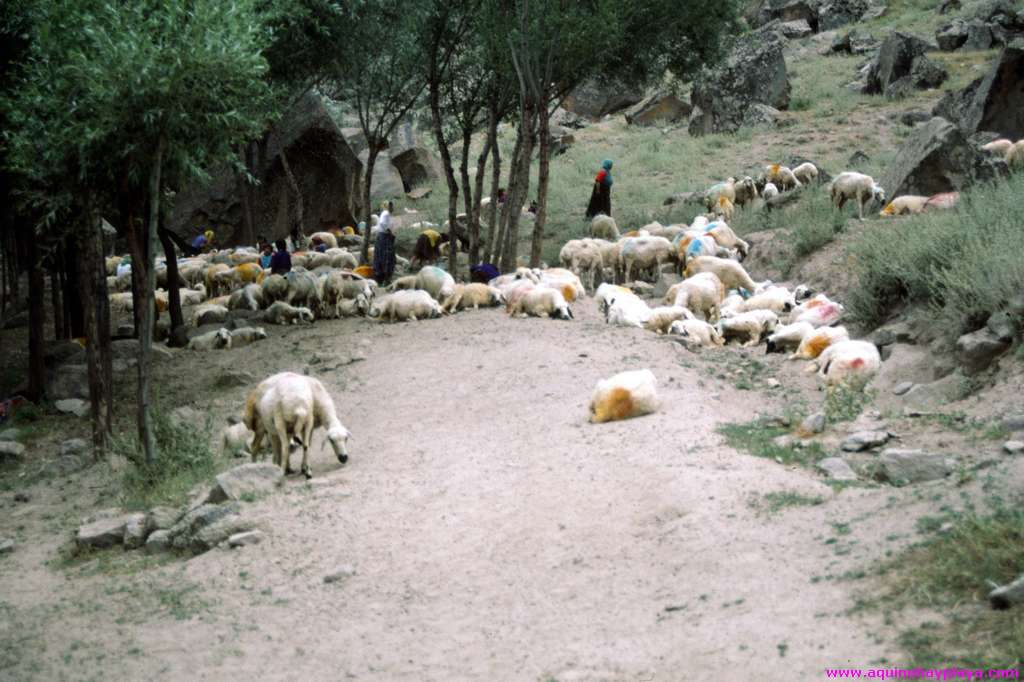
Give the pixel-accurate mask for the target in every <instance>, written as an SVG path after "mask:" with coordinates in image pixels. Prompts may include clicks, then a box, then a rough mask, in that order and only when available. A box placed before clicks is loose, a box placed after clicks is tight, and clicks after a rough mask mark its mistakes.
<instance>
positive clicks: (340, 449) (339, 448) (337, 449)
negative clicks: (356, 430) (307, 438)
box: [327, 422, 352, 464]
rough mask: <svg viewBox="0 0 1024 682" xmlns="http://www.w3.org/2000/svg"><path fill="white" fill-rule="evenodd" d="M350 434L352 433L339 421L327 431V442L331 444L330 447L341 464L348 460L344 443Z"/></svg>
mask: <svg viewBox="0 0 1024 682" xmlns="http://www.w3.org/2000/svg"><path fill="white" fill-rule="evenodd" d="M351 436H352V434H350V433H349V432H348V429H346V428H345V427H344V426H342V425H341V423H340V422H339V423H337V424H335V425H334V426H333V427H331V429H329V430H328V431H327V442H328V443H330V444H331V449H333V450H334V454H335V456H336V457H337V458H338V461H339V462H341V463H342V464H344V463H345V462H347V461H348V450H346V449H345V445H346V443H348V439H349V438H350V437H351Z"/></svg>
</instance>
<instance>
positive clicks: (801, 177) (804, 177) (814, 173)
mask: <svg viewBox="0 0 1024 682" xmlns="http://www.w3.org/2000/svg"><path fill="white" fill-rule="evenodd" d="M793 177H795V178H796V179H797V182H799V183H800V184H803V185H809V184H811V183H812V182H814V181H816V180H817V179H818V167H817V166H815V165H814V164H813V163H811V162H810V161H807V162H805V163H801V164H800V165H799V166H797V167H796V168H794V169H793Z"/></svg>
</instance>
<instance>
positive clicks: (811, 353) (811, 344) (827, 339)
mask: <svg viewBox="0 0 1024 682" xmlns="http://www.w3.org/2000/svg"><path fill="white" fill-rule="evenodd" d="M849 338H850V334H849V332H847V331H846V327H819V328H817V329H815V330H814V331H812V332H810V333H809V334H807V335H806V336H804V338H803V340H802V341H801V342H800V345H799V346H798V347H797V349H796V352H795V353H793V354H792V355H790V356H789V359H790V360H813V359H814V358H816V357H818V356H819V355H821V354H822V352H823V351H824V350H825V349H826V348H828V347H829V346H831V345H832V344H834V343H838V342H839V341H845V340H847V339H849Z"/></svg>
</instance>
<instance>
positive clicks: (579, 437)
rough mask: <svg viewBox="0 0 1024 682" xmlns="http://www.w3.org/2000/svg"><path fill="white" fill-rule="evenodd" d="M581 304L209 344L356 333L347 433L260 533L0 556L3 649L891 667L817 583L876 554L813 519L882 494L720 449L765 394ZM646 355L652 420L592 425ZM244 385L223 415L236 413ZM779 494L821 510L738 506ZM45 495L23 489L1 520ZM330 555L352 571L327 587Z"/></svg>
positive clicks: (652, 666)
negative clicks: (163, 561)
mask: <svg viewBox="0 0 1024 682" xmlns="http://www.w3.org/2000/svg"><path fill="white" fill-rule="evenodd" d="M593 307H594V306H593V303H592V301H590V300H587V301H583V302H580V303H579V304H577V306H576V310H575V312H576V313H577V320H576V321H574V322H556V321H550V320H537V319H529V320H510V319H508V318H507V317H506V316H505V315H504V314H502V313H500V312H498V311H493V310H492V311H480V312H470V313H464V314H460V315H457V316H455V317H453V318H447V319H444V320H434V321H427V322H421V323H414V324H404V325H391V326H383V325H377V324H373V323H369V322H366V321H363V320H358V321H344V322H323V323H317V324H316V325H315V326H313V327H311V328H308V329H302V330H299V329H292V330H288V331H287V332H285V333H284V335H283V336H281V335H278V336H275V337H273V338H272V339H271V340H270V341H268V342H265V343H263V344H258V345H256V346H253V347H250V348H248V349H243V350H241V351H237V352H236V353H237V355H232V354H221V355H220V356H219V357H218V358H217V359H216V362H220V363H222V365H224V366H228V365H238V364H240V365H241V366H242V367H243V368H245V369H250V370H253V371H258V372H260V373H265V374H269V373H271V372H272V371H278V370H282V369H301V368H302V367H303V366H304V365H305V363H306V360H307V359H308V358H309V357H310V356H311V354H312V353H314V352H319V353H321V354H324V355H329V354H331V353H332V352H334V351H336V350H337V349H341V348H343V347H348V346H350V345H351V344H352V343H353V342H354V341H353V340H354V339H360V340H361V339H366V340H367V341H368V342H369V344H368V345H366V344H364V345H362V346H360V348H361V349H362V351H363V352H365V353H366V355H367V356H368V357H367V359H366V360H365V361H364V362H359V363H356V364H353V365H349V366H347V367H345V368H343V369H338V370H333V371H330V370H329V371H324V370H323V369H321V371H319V372H315V371H314V373H316V374H317V375H318V376H319V377H320V378H321V379H322V380H323V381H324V382H325V383H326V384H327V385H328V387H329V388H330V390H331V392H332V394H334V396H335V398H336V401H337V402H338V404H339V407H340V410H341V412H342V415H343V421H344V423H345V424H346V425H347V426H348V427H349V428H350V429H351V430H352V432H353V433H354V434H355V437H354V440H353V441H351V443H350V452H351V454H352V457H351V460H350V462H349V463H348V465H346V466H345V467H344V469H338V465H337V464H336V462H334V461H333V458H332V457H331V456H330V455H329V454H328V452H327V451H325V450H323V449H321V448H320V447H319V445H320V443H319V438H318V439H317V441H318V442H317V445H318V447H317V449H316V450H315V451H314V456H313V457H312V461H313V467H314V473H315V474H316V478H315V479H314V481H313V483H312V484H306V483H304V482H301V481H299V480H297V479H295V480H289V485H288V491H287V492H286V493H285V494H281V495H276V496H272V497H270V498H266V499H263V500H260V501H257V502H255V503H251V504H249V505H247V511H246V513H247V514H252V515H253V516H254V517H257V518H260V519H261V520H262V523H263V524H264V525H265V527H266V528H267V529H268V534H269V537H268V539H267V541H266V542H264V543H263V544H262V545H259V546H256V547H250V548H245V549H242V550H235V551H227V550H214V551H212V552H209V553H207V554H205V555H202V556H200V557H197V558H194V559H192V560H190V561H188V562H180V561H177V562H174V563H172V564H168V565H164V566H160V567H158V568H152V569H148V570H146V571H142V572H141V573H137V574H135V575H130V576H118V575H116V572H115V574H114V575H111V574H110V573H109V572H106V573H103V572H97V574H96V575H95V576H92V577H89V576H84V577H77V578H76V579H75V580H74V581H69V580H67V579H66V578H65V577H64V576H63V575H62V574H61V573H60V571H59V570H56V569H44V570H43V569H40V565H41V564H42V563H43V562H45V561H47V560H50V559H52V558H53V555H54V554H55V552H56V549H57V547H58V545H59V544H60V542H61V541H62V540H63V537H62V536H61V535H59V534H57V533H51V535H50V536H47V538H46V540H45V541H43V542H41V543H40V544H38V545H37V546H36V547H34V548H33V549H32V550H26V551H19V552H18V553H17V554H15V555H13V556H12V557H10V558H9V559H8V561H7V562H6V563H5V564H3V568H0V580H2V584H3V585H4V587H3V588H2V591H3V592H5V593H6V595H5V596H4V597H3V602H5V603H6V612H7V615H8V616H10V619H9V626H8V627H9V630H8V632H6V633H4V632H2V631H0V636H8V637H9V636H12V630H13V631H18V632H21V633H22V634H21V636H22V638H23V639H25V640H27V641H29V642H41V643H42V645H41V646H40V648H39V654H38V656H37V657H28V658H26V657H25V655H24V652H22V653H21V655H20V656H19V655H18V653H17V652H15V653H11V652H8V658H13V659H14V661H15V662H14V663H13V666H14V667H13V668H12V669H13V670H16V671H18V673H19V674H25V675H27V676H32V675H31V673H38V676H39V677H40V679H43V678H46V679H61V678H67V679H90V678H96V679H143V678H146V679H168V680H171V679H211V680H213V679H246V678H248V679H295V680H308V679H317V680H319V679H343V678H346V677H351V678H357V679H380V680H395V679H400V680H404V679H407V680H462V679H465V680H483V679H486V680H506V679H507V680H537V679H541V680H546V679H549V678H555V679H558V680H639V679H648V680H651V679H654V680H680V679H707V678H708V676H712V677H714V678H715V679H755V678H756V679H773V680H774V679H779V680H781V679H812V678H814V677H818V676H821V675H822V671H823V669H824V668H825V667H826V666H838V665H867V664H868V662H870V661H873V660H876V659H880V658H881V657H889V658H890V659H892V658H893V657H896V656H897V655H898V654H897V652H896V651H895V650H894V649H893V647H894V645H893V644H892V643H891V642H889V641H887V642H886V643H878V640H876V639H875V638H873V637H871V636H869V634H868V633H869V632H870V631H872V630H876V629H877V628H878V627H879V624H878V623H876V622H873V621H872V620H865V619H863V617H850V616H848V615H846V611H847V610H848V609H849V608H850V606H851V605H852V603H853V597H852V591H853V585H852V584H851V583H845V582H842V581H833V580H817V581H815V580H812V578H813V577H814V576H819V575H822V574H825V573H831V574H834V575H840V574H842V573H843V572H844V571H846V570H849V569H851V568H856V567H863V565H864V562H865V560H870V559H871V558H872V557H877V556H878V555H879V554H880V551H881V544H882V543H880V542H874V543H872V542H867V541H866V542H863V543H861V544H859V545H858V544H857V543H853V544H854V545H856V547H855V551H851V552H848V553H846V554H839V553H838V552H835V551H834V547H832V546H830V545H829V544H827V543H825V542H824V540H825V538H827V537H828V536H830V535H831V532H832V531H831V530H830V523H834V522H845V521H847V520H849V518H850V515H851V514H852V513H861V514H862V515H868V516H869V515H870V514H871V513H872V512H873V510H875V509H876V508H881V507H882V506H884V504H885V502H884V500H885V496H884V494H882V493H880V492H879V491H868V490H847V491H845V492H843V493H842V498H843V500H842V503H841V504H837V503H836V502H837V501H838V498H835V497H834V493H833V491H832V490H831V489H830V488H828V487H827V486H825V485H823V484H822V483H821V482H820V479H818V478H817V477H816V476H815V475H814V474H813V473H811V472H808V471H806V470H800V469H787V468H785V467H782V466H780V465H778V464H776V463H775V462H771V461H767V460H761V459H757V458H754V457H750V456H747V455H743V454H740V453H737V452H735V451H733V450H731V449H730V448H727V447H725V446H724V445H722V442H721V438H720V436H718V435H717V434H716V432H715V426H716V424H718V423H720V422H723V421H734V420H746V419H750V418H751V417H752V416H753V415H754V413H755V412H757V411H759V410H760V411H764V412H778V411H780V410H781V409H782V407H783V405H771V404H767V403H765V404H762V403H763V402H764V401H765V400H766V398H764V397H762V396H759V395H758V394H756V393H752V392H749V391H738V390H736V389H734V388H732V387H731V386H730V385H728V384H725V383H721V382H715V381H711V380H706V377H702V375H701V374H699V373H698V370H697V369H693V368H687V367H684V366H682V365H681V364H680V359H681V358H684V357H685V356H687V355H688V352H687V351H685V350H683V349H682V348H681V347H680V346H678V345H677V344H675V343H674V342H672V341H669V340H666V339H659V338H657V337H655V336H654V335H652V334H650V333H647V332H642V331H640V330H625V329H621V328H609V327H607V326H605V324H604V322H603V320H601V319H600V318H599V317H598V316H597V313H596V311H595V310H594V309H593ZM721 352H731V351H721ZM191 357H193V358H194V357H196V356H195V355H192V356H191ZM204 357H205V356H204ZM205 361H206V362H210V361H209V360H205ZM329 367H330V364H329V363H324V364H317V365H314V370H316V369H318V368H329ZM640 367H650V368H651V369H652V370H653V371H654V373H655V375H656V376H657V377H658V379H659V384H660V392H661V395H662V399H663V403H664V406H663V408H662V410H661V411H660V412H659V413H658V414H657V415H653V416H649V417H644V418H641V419H636V420H631V421H627V422H619V423H612V424H607V425H600V426H595V425H590V424H588V423H586V416H587V415H586V406H587V402H588V399H589V394H590V392H591V390H592V387H593V385H594V383H595V382H596V381H597V379H598V378H600V377H604V376H608V375H610V374H612V373H614V372H617V371H620V370H623V369H631V368H640ZM257 368H259V369H257ZM211 371H212V370H211ZM702 386H703V387H702ZM243 391H244V389H238V390H237V391H235V392H236V393H237V394H238V395H237V396H235V395H234V394H232V396H231V398H230V399H224V400H221V401H214V404H215V405H216V404H222V405H240V403H241V396H242V395H243ZM198 404H199V405H202V404H203V398H202V397H200V398H199V400H198ZM783 490H785V491H799V492H803V493H805V494H813V495H820V496H823V497H825V498H826V499H828V500H830V501H829V502H828V503H826V504H824V505H820V506H816V507H810V508H801V509H792V510H788V511H784V512H782V513H780V514H777V515H774V516H766V515H764V514H759V513H758V512H757V511H756V510H755V509H754V508H752V506H751V505H750V500H751V498H752V496H755V497H756V496H760V495H763V494H764V493H768V492H772V491H783ZM60 494H61V493H60V491H47V490H40V491H37V497H36V498H34V500H33V502H34V504H32V505H29V506H28V507H22V508H21V511H20V512H19V518H20V522H21V523H23V524H25V523H30V519H33V518H37V517H39V516H40V514H44V515H45V511H46V510H47V509H48V508H49V509H50V510H52V509H53V507H51V506H49V503H50V502H53V506H56V504H57V500H58V498H59V495H60ZM31 510H34V511H31ZM17 520H18V519H15V522H17ZM11 522H12V521H11V519H8V520H7V523H8V524H9V523H11ZM4 525H6V524H4ZM61 525H62V524H55V527H57V528H59V527H61ZM72 525H73V523H69V522H65V523H63V528H64V531H63V532H64V533H66V532H67V531H66V529H67V528H69V527H72ZM51 526H54V524H51ZM0 530H3V528H2V526H0ZM873 532H874V533H877V534H878V536H880V535H883V534H884V531H883V530H881V529H878V530H875V531H873ZM64 537H66V536H64ZM346 564H349V565H352V566H353V567H354V568H355V570H356V573H355V575H354V576H352V577H350V578H348V579H347V580H344V581H342V582H339V583H333V584H325V583H324V582H323V577H324V576H325V575H327V574H329V573H332V572H334V571H336V570H337V569H338V568H339V567H340V566H342V565H346ZM669 609H671V610H669ZM73 642H78V646H77V647H74V646H71V643H73ZM33 659H34V661H35V662H34V664H33Z"/></svg>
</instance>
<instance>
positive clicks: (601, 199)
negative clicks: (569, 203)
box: [587, 159, 612, 218]
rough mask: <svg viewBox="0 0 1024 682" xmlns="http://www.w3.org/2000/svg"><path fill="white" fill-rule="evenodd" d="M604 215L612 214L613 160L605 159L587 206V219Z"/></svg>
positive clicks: (595, 179)
mask: <svg viewBox="0 0 1024 682" xmlns="http://www.w3.org/2000/svg"><path fill="white" fill-rule="evenodd" d="M600 213H603V214H604V215H607V216H610V215H611V214H612V160H611V159H605V160H604V162H603V163H602V164H601V170H600V171H598V173H597V176H596V177H595V178H594V189H593V191H592V192H591V193H590V203H589V204H588V205H587V218H593V217H594V216H596V215H598V214H600Z"/></svg>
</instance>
